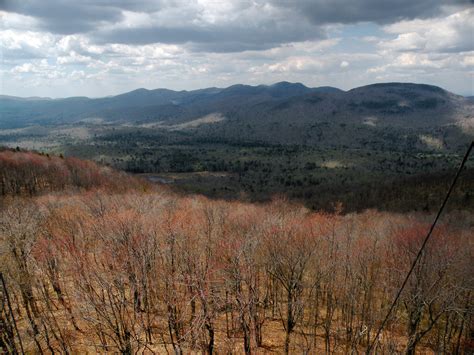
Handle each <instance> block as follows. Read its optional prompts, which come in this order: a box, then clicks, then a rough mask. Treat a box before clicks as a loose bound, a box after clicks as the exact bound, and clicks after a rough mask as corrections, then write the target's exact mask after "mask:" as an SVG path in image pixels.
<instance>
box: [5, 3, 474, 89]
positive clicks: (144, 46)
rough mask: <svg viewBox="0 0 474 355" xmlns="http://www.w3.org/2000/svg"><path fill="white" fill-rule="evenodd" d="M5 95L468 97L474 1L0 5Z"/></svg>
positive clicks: (473, 79)
mask: <svg viewBox="0 0 474 355" xmlns="http://www.w3.org/2000/svg"><path fill="white" fill-rule="evenodd" d="M0 51H1V53H0V56H1V67H0V93H1V94H8V95H17V96H50V97H64V96H76V95H86V96H92V97H97V96H106V95H112V94H117V93H121V92H125V91H130V90H133V89H136V88H139V87H145V88H149V89H153V88H159V87H165V88H170V89H188V90H189V89H197V88H203V87H209V86H217V87H226V86H229V85H232V84H236V83H244V84H251V85H255V84H271V83H275V82H278V81H282V80H286V81H292V82H302V83H304V84H306V85H308V86H322V85H331V86H336V87H339V88H342V89H350V88H353V87H357V86H361V85H366V84H370V83H374V82H386V81H403V82H422V83H429V84H434V85H439V86H441V87H443V88H445V89H448V90H450V91H453V92H455V93H457V94H462V95H474V89H473V86H474V84H473V83H474V0H450V1H448V0H383V1H382V0H232V1H231V0H128V1H127V0H0Z"/></svg>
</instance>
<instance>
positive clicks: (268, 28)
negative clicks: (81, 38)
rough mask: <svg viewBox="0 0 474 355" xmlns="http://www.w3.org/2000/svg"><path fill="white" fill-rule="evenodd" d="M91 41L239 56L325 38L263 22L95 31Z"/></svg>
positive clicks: (287, 25) (306, 29)
mask: <svg viewBox="0 0 474 355" xmlns="http://www.w3.org/2000/svg"><path fill="white" fill-rule="evenodd" d="M95 35H96V36H95V38H96V40H97V41H98V42H100V43H123V44H137V45H141V44H151V43H164V44H186V45H188V48H189V49H191V50H193V51H209V52H239V51H244V50H263V49H268V48H273V47H276V46H279V45H281V44H282V43H289V42H298V41H304V40H310V39H312V40H314V39H322V38H325V32H324V31H323V30H322V29H320V28H314V26H310V25H308V24H299V25H297V24H290V23H284V24H281V23H280V24H276V23H274V22H267V23H262V24H259V26H255V27H247V26H236V25H235V24H232V25H227V26H226V25H209V26H208V27H202V26H182V27H167V26H153V27H144V28H121V29H114V30H104V31H98V32H97V33H96V34H95Z"/></svg>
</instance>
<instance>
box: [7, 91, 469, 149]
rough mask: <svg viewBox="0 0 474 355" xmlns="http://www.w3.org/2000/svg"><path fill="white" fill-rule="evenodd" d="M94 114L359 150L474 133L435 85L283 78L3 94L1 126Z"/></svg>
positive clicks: (456, 104) (448, 141) (462, 101)
mask: <svg viewBox="0 0 474 355" xmlns="http://www.w3.org/2000/svg"><path fill="white" fill-rule="evenodd" d="M209 115H211V116H209ZM209 117H211V118H209ZM216 117H218V119H216ZM90 119H94V120H95V121H96V122H102V123H114V124H115V125H117V124H120V125H123V124H127V125H134V126H139V127H148V128H155V129H161V130H173V131H177V130H182V131H191V132H193V135H194V136H195V137H200V138H201V139H208V140H209V139H214V140H221V139H223V140H225V141H238V142H240V141H258V142H267V143H283V144H309V145H319V146H324V147H327V146H330V147H335V148H338V147H343V146H345V145H347V146H350V147H352V148H358V147H365V146H366V145H372V146H374V145H375V146H376V147H379V146H380V145H381V144H382V145H385V146H386V145H387V144H390V145H394V146H397V145H401V146H404V145H405V146H406V145H407V138H406V137H407V136H410V137H411V136H414V137H418V138H419V137H422V138H420V139H421V143H420V142H418V144H421V145H423V144H424V145H427V146H428V147H430V148H436V147H438V148H439V147H448V148H450V147H453V146H456V145H457V144H458V143H459V144H462V143H464V141H465V140H466V138H462V137H464V136H466V135H471V134H472V132H473V126H474V125H473V121H474V103H473V101H472V100H471V99H469V98H465V97H462V96H458V95H454V94H452V93H450V92H448V91H445V90H443V89H441V88H439V87H436V86H431V85H423V84H410V83H384V84H373V85H368V86H363V87H359V88H355V89H352V90H349V91H342V90H339V89H337V88H332V87H319V88H308V87H306V86H304V85H303V84H300V83H289V82H280V83H276V84H274V85H270V86H268V85H259V86H248V85H233V86H230V87H228V88H225V89H220V88H207V89H202V90H193V91H173V90H167V89H156V90H146V89H138V90H134V91H131V92H128V93H125V94H121V95H117V96H113V97H106V98H99V99H90V98H87V97H71V98H65V99H44V98H28V99H22V98H16V97H9V96H1V97H0V129H2V128H3V129H5V128H21V127H26V126H31V125H65V124H74V123H78V122H81V121H87V120H89V121H90ZM423 137H424V138H423ZM460 137H461V139H460ZM418 138H416V139H418ZM420 139H418V140H420ZM408 143H410V142H408Z"/></svg>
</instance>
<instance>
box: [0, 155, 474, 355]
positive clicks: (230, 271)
mask: <svg viewBox="0 0 474 355" xmlns="http://www.w3.org/2000/svg"><path fill="white" fill-rule="evenodd" d="M0 173H1V176H0V178H1V183H2V185H1V191H2V194H1V196H0V201H1V205H0V265H2V268H1V272H2V276H3V279H4V284H3V286H2V287H1V290H2V300H1V301H2V303H1V304H0V305H1V308H0V310H1V313H0V334H1V338H0V349H1V351H2V352H13V353H15V352H20V353H21V352H23V351H24V352H25V353H40V354H41V353H96V352H98V353H108V352H110V353H121V354H132V353H146V354H152V353H168V354H188V353H207V354H213V353H216V354H218V353H228V354H231V353H246V354H256V353H287V354H288V353H296V354H318V353H327V354H347V353H352V354H362V353H365V352H366V351H367V349H368V347H369V345H370V343H371V342H372V341H373V340H375V348H374V349H373V351H374V353H384V354H395V353H406V354H415V353H426V354H432V353H437V354H440V353H449V354H454V353H457V354H468V353H472V351H474V344H473V341H472V339H473V337H472V336H473V333H474V328H473V324H474V322H473V319H472V317H473V306H472V292H473V286H474V284H473V281H474V280H473V275H474V272H473V271H474V270H473V264H472V260H473V252H474V245H473V238H472V236H473V233H472V230H473V229H472V227H473V225H474V219H473V216H472V214H471V213H469V212H467V211H462V210H451V211H450V212H449V213H448V214H445V215H444V216H443V217H442V219H441V221H440V222H439V225H438V226H437V228H436V229H435V231H434V234H433V236H432V238H431V239H430V241H429V243H428V245H427V247H426V248H425V251H424V253H423V254H422V257H421V259H420V261H419V263H418V264H417V266H416V268H415V269H414V273H413V274H412V277H411V278H410V280H409V282H408V284H407V286H406V288H405V290H404V292H403V293H402V295H401V298H400V300H399V302H398V303H397V305H396V308H395V310H394V312H392V314H391V317H390V318H389V321H388V323H387V325H386V326H385V328H384V329H383V331H382V333H381V335H380V336H379V338H378V339H374V337H375V334H376V332H377V329H378V327H379V326H380V324H381V322H382V321H383V318H384V316H385V315H386V313H387V311H388V308H389V307H390V304H391V302H392V300H393V299H394V297H395V294H396V292H397V291H398V289H399V287H400V285H401V283H402V281H403V279H404V277H405V275H406V273H407V272H408V269H409V267H410V264H411V262H412V260H413V258H414V257H415V255H416V253H417V252H418V250H419V247H420V245H421V243H422V241H423V238H424V236H425V235H426V233H427V231H428V229H429V227H430V225H431V222H432V220H433V217H434V216H433V215H432V214H431V213H428V212H410V213H404V214H400V213H395V212H381V211H377V210H364V211H361V212H353V213H343V211H344V206H342V205H336V206H335V208H334V211H333V212H323V211H314V210H310V209H308V208H306V207H304V206H303V205H300V204H298V203H297V202H294V201H289V200H287V199H286V198H284V197H280V198H273V200H272V201H269V202H266V203H254V204H251V203H246V202H242V201H226V200H218V199H214V200H211V199H208V198H206V197H203V196H199V195H182V194H178V193H176V192H173V191H172V190H171V189H169V188H168V187H166V186H162V185H151V184H150V183H148V182H146V181H144V180H141V179H139V178H137V177H132V176H129V175H126V174H124V173H119V172H116V171H114V170H112V169H111V168H106V167H102V166H99V165H97V164H95V163H92V162H88V161H83V160H80V159H76V158H63V157H60V156H48V155H44V154H37V153H34V152H26V151H21V150H8V149H5V150H3V151H1V152H0ZM7 296H8V297H7Z"/></svg>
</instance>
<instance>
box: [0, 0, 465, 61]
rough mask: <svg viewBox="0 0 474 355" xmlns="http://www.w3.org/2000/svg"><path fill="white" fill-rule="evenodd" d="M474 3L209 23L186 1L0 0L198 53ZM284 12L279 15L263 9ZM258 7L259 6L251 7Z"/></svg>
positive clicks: (436, 1)
mask: <svg viewBox="0 0 474 355" xmlns="http://www.w3.org/2000/svg"><path fill="white" fill-rule="evenodd" d="M473 1H474V0H451V1H448V0H442V1H440V0H417V1H413V0H393V1H381V0H358V1H354V0H332V1H328V0H298V1H292V0H257V1H238V2H235V3H232V10H231V11H230V13H229V14H225V15H226V16H229V18H232V20H229V21H228V22H226V21H222V22H220V23H219V22H217V23H215V22H213V21H206V20H204V21H203V19H202V18H201V17H200V16H201V12H203V11H206V10H212V9H213V8H214V7H215V6H216V3H214V2H210V3H209V4H207V5H206V6H203V5H202V4H198V3H195V2H193V1H189V2H188V1H186V0H175V1H173V0H148V1H147V0H133V1H127V0H82V1H77V0H48V1H47V2H45V1H40V0H21V1H16V0H3V1H1V0H0V9H3V10H5V11H8V12H14V13H18V14H22V15H28V16H32V17H34V18H35V19H37V20H38V23H39V26H40V28H41V29H42V30H47V31H49V32H52V33H57V34H74V33H90V35H91V38H94V39H95V40H96V41H97V42H98V43H126V44H136V45H141V44H149V43H166V44H188V46H189V48H190V49H192V50H196V51H214V52H236V51H243V50H249V49H251V50H258V49H267V48H271V47H275V46H278V45H281V44H283V43H289V42H295V41H304V40H310V39H320V38H324V31H323V30H322V29H321V25H323V24H331V23H343V24H349V23H357V22H361V21H371V22H376V23H383V24H387V23H393V22H395V21H399V20H401V19H413V18H417V17H429V16H434V15H436V14H439V12H440V11H441V7H442V5H463V4H464V5H467V4H469V3H472V2H473ZM269 6H271V7H272V8H275V9H278V12H277V13H276V15H275V12H273V13H267V14H266V13H265V12H264V11H259V10H260V9H264V8H268V7H269ZM249 8H254V10H255V11H250V12H248V11H246V10H248V9H249ZM170 9H171V10H173V9H178V11H179V10H180V9H183V11H181V13H180V16H179V17H177V18H176V23H175V24H172V25H170V24H169V23H168V24H163V23H160V21H158V20H157V19H154V20H153V21H155V22H152V23H147V24H138V25H136V26H130V25H126V26H122V23H121V22H122V21H123V20H124V11H131V12H134V13H137V14H158V15H160V14H166V11H169V10H170Z"/></svg>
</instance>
